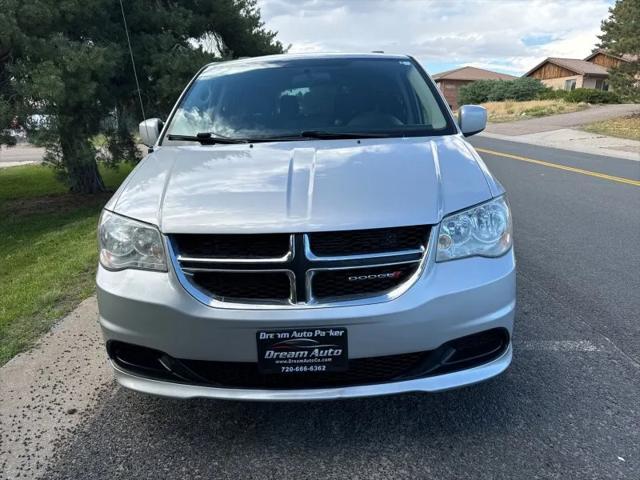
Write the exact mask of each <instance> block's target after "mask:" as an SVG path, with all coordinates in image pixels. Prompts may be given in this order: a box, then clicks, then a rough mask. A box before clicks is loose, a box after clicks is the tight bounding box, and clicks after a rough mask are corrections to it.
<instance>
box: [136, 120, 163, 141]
mask: <svg viewBox="0 0 640 480" xmlns="http://www.w3.org/2000/svg"><path fill="white" fill-rule="evenodd" d="M138 130H139V132H140V138H141V139H142V143H144V144H145V145H146V146H147V147H153V146H154V145H155V143H156V140H158V137H159V136H160V131H161V130H162V120H160V119H159V118H149V119H148V120H145V121H144V122H140V125H139V126H138Z"/></svg>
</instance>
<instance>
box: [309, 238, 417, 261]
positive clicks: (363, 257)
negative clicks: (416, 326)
mask: <svg viewBox="0 0 640 480" xmlns="http://www.w3.org/2000/svg"><path fill="white" fill-rule="evenodd" d="M303 239H304V254H305V255H306V257H307V258H308V259H309V260H315V261H318V262H332V261H337V260H369V259H373V258H388V257H397V256H400V255H422V254H424V252H425V247H424V246H423V247H420V248H413V249H408V250H396V251H395V252H382V253H363V254H359V255H334V256H318V255H316V254H315V253H313V252H312V251H311V240H310V239H309V234H308V233H305V234H304V235H303ZM316 270H318V269H316Z"/></svg>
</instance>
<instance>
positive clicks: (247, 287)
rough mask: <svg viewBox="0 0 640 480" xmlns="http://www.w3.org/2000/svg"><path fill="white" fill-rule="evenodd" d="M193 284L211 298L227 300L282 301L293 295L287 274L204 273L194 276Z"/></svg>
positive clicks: (197, 273)
mask: <svg viewBox="0 0 640 480" xmlns="http://www.w3.org/2000/svg"><path fill="white" fill-rule="evenodd" d="M192 279H193V282H194V283H195V284H196V285H198V286H200V287H201V288H202V289H203V290H204V291H206V292H207V293H209V294H210V295H211V296H215V297H218V298H219V299H220V300H221V301H225V300H236V301H237V300H280V301H283V302H284V301H287V300H289V296H290V295H291V282H290V280H289V276H288V275H287V274H286V273H285V272H251V273H239V272H220V271H203V272H196V273H194V274H193V275H192Z"/></svg>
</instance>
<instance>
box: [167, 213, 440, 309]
mask: <svg viewBox="0 0 640 480" xmlns="http://www.w3.org/2000/svg"><path fill="white" fill-rule="evenodd" d="M430 231H431V229H430V227H429V226H428V225H420V226H410V227H398V228H384V229H372V230H355V231H344V232H320V233H310V234H304V233H293V234H288V233H287V234H255V235H245V234H242V235H206V234H197V235H189V234H179V235H170V236H169V238H168V245H169V253H170V258H171V261H172V264H173V267H174V269H175V271H176V273H177V274H178V279H179V280H180V282H181V283H182V285H183V286H184V287H185V288H186V289H187V291H189V292H190V293H191V294H192V295H193V296H194V297H195V298H197V299H198V300H200V301H201V302H203V303H205V304H207V305H213V306H218V307H225V306H235V304H253V305H255V304H256V303H258V304H259V303H260V302H261V301H263V303H264V304H280V305H295V306H304V305H315V304H319V303H331V302H345V301H346V302H348V301H353V300H362V299H363V298H372V297H377V296H379V297H380V299H381V300H382V299H383V298H387V297H383V296H382V295H383V294H387V293H388V292H391V291H394V290H397V291H398V292H399V291H400V290H399V289H400V287H402V286H404V285H407V284H408V283H409V282H410V281H411V279H412V278H415V277H416V275H414V273H416V272H417V271H418V270H419V268H420V265H421V262H422V260H423V258H424V255H425V252H426V249H427V242H428V237H429V234H430ZM232 303H233V304H234V305H230V304H232Z"/></svg>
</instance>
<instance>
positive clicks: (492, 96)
mask: <svg viewBox="0 0 640 480" xmlns="http://www.w3.org/2000/svg"><path fill="white" fill-rule="evenodd" d="M544 89H545V87H544V85H542V83H540V81H539V80H537V79H535V78H529V77H523V78H518V79H516V80H479V81H477V82H472V83H469V84H467V85H464V86H463V87H461V88H460V92H459V95H458V101H459V103H460V104H461V105H462V104H469V103H485V102H501V101H504V100H517V101H524V100H533V99H535V98H537V97H538V95H539V94H540V93H541V92H542V91H544Z"/></svg>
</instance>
